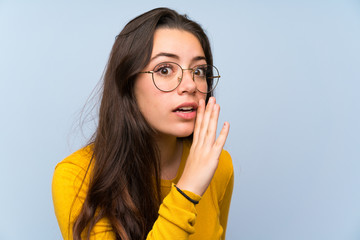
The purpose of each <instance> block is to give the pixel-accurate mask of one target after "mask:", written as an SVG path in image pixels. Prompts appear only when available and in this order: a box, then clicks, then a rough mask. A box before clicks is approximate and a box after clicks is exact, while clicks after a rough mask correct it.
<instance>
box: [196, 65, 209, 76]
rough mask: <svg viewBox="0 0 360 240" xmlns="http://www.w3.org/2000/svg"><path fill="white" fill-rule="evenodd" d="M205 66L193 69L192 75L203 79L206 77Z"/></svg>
mask: <svg viewBox="0 0 360 240" xmlns="http://www.w3.org/2000/svg"><path fill="white" fill-rule="evenodd" d="M206 70H207V67H206V66H198V67H196V68H195V69H194V75H195V76H198V77H205V76H206Z"/></svg>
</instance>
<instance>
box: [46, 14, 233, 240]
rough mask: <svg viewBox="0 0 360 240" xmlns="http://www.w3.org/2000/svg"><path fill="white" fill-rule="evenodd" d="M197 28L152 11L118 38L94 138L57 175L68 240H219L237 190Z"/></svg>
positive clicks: (57, 199)
mask: <svg viewBox="0 0 360 240" xmlns="http://www.w3.org/2000/svg"><path fill="white" fill-rule="evenodd" d="M212 64H213V60H212V54H211V50H210V44H209V41H208V38H207V36H206V35H205V33H204V31H203V30H202V28H201V27H200V26H199V25H198V24H197V23H195V22H193V21H191V20H189V19H188V18H187V17H186V16H182V15H179V14H178V13H177V12H175V11H173V10H170V9H167V8H158V9H154V10H152V11H149V12H147V13H144V14H142V15H140V16H139V17H137V18H135V19H133V20H132V21H130V22H129V23H128V24H127V25H126V26H125V28H124V29H123V30H122V31H121V33H120V34H119V35H118V36H117V38H116V41H115V43H114V46H113V48H112V51H111V54H110V58H109V61H108V64H107V67H106V73H105V75H104V83H103V93H102V100H101V105H100V112H99V123H98V127H97V130H96V132H95V134H94V138H93V139H92V140H91V141H90V143H89V144H88V145H87V146H86V147H85V148H83V149H80V150H79V151H77V152H75V153H73V154H72V155H70V156H69V157H67V158H66V159H64V160H63V161H62V162H60V163H59V164H58V165H57V166H56V169H55V173H54V178H53V185H52V187H53V190H52V191H53V201H54V208H55V214H56V217H57V219H58V222H59V226H60V229H61V233H62V235H63V237H64V239H76V240H79V239H124V240H125V239H167V240H171V239H224V238H225V231H226V224H227V217H228V211H229V207H230V200H231V194H232V189H233V180H234V177H233V167H232V162H231V158H230V155H229V154H228V153H227V152H226V151H225V150H223V146H224V144H225V140H226V138H227V135H228V132H229V123H227V122H225V123H224V125H223V127H222V129H221V132H220V134H219V136H218V138H216V128H217V122H218V116H219V111H220V107H219V105H218V104H216V100H215V98H214V97H212V94H213V90H214V88H215V87H216V84H217V82H218V79H219V77H220V76H219V74H218V71H217V69H216V68H215V67H213V66H212Z"/></svg>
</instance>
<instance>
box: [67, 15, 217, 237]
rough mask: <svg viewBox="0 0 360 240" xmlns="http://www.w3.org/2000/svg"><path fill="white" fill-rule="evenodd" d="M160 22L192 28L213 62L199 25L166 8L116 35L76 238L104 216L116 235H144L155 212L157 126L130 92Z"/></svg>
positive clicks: (158, 193) (138, 19)
mask: <svg viewBox="0 0 360 240" xmlns="http://www.w3.org/2000/svg"><path fill="white" fill-rule="evenodd" d="M158 28H170V29H180V30H185V31H188V32H190V33H192V34H194V35H195V36H196V37H197V38H198V39H199V41H200V43H201V46H202V48H203V50H204V53H205V57H206V61H207V64H212V54H211V49H210V44H209V40H208V38H207V36H206V34H205V33H204V31H203V29H202V28H201V27H200V25H199V24H197V23H195V22H194V21H192V20H189V19H188V17H187V16H186V15H179V14H178V13H177V12H175V11H173V10H171V9H168V8H157V9H154V10H151V11H149V12H146V13H144V14H142V15H140V16H138V17H136V18H135V19H133V20H132V21H130V22H129V23H128V24H127V25H126V26H125V27H124V29H123V30H122V31H121V32H120V34H119V35H118V36H117V37H116V40H115V43H114V45H113V48H112V50H111V53H110V57H109V61H108V63H107V66H106V71H105V74H104V79H103V80H104V81H103V86H102V91H103V92H102V99H101V105H100V111H99V123H98V127H97V130H96V132H95V134H94V137H93V140H91V142H90V144H91V145H92V147H93V158H92V160H91V161H94V165H93V169H92V170H91V171H89V173H87V174H91V175H90V176H91V178H90V184H89V189H88V193H87V196H86V199H85V201H84V204H83V206H82V209H81V211H80V214H79V215H78V217H77V218H76V220H75V223H74V226H73V237H74V239H75V240H80V239H81V235H82V234H85V235H86V236H87V239H89V238H90V232H91V230H92V229H93V227H94V226H95V224H96V223H97V222H98V221H99V220H100V219H102V218H107V219H108V220H109V222H110V224H111V227H112V229H113V231H114V232H115V234H116V239H123V240H126V239H145V238H146V235H147V233H148V232H149V231H150V230H151V228H152V226H153V224H154V222H155V220H156V219H157V217H158V214H157V212H158V209H159V205H160V203H161V191H160V163H159V150H158V148H157V146H156V143H155V141H154V138H153V137H154V135H155V134H156V132H155V131H154V130H153V129H152V128H151V127H150V126H149V124H148V123H147V122H146V121H145V119H144V117H143V116H142V114H141V113H140V110H139V108H138V105H137V103H136V99H135V96H134V82H135V79H136V76H137V74H138V73H139V72H140V71H142V70H143V69H144V67H145V66H146V65H147V64H148V62H149V61H150V57H151V53H152V48H153V36H154V32H155V30H156V29H158ZM210 95H211V94H208V96H207V99H208V98H209V97H210ZM89 166H90V165H89ZM90 172H91V173H90Z"/></svg>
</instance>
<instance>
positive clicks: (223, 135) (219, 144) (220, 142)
mask: <svg viewBox="0 0 360 240" xmlns="http://www.w3.org/2000/svg"><path fill="white" fill-rule="evenodd" d="M229 130H230V124H229V123H228V122H225V123H224V125H223V127H222V129H221V131H220V134H219V136H218V138H217V139H216V141H215V144H214V148H215V149H216V151H217V152H219V154H220V153H221V150H222V149H223V147H224V145H225V142H226V139H227V136H228V134H229Z"/></svg>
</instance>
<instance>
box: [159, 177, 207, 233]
mask: <svg viewBox="0 0 360 240" xmlns="http://www.w3.org/2000/svg"><path fill="white" fill-rule="evenodd" d="M183 192H184V193H185V194H186V195H188V196H189V197H190V198H192V199H193V200H196V201H200V199H201V197H200V196H199V195H196V194H194V193H192V192H190V191H186V190H184V191H183ZM159 215H160V217H162V218H164V219H166V220H167V221H168V222H170V223H172V224H174V225H175V226H177V227H178V228H180V229H182V230H183V231H186V232H187V233H188V234H192V233H194V232H195V228H194V225H195V220H196V216H197V212H196V208H195V205H194V204H193V203H192V202H190V201H189V200H188V199H186V198H185V197H184V196H183V195H182V194H181V193H180V192H179V191H178V190H177V189H176V188H175V186H174V184H172V186H171V190H170V193H169V194H168V195H167V196H166V197H165V198H164V201H163V203H162V204H161V206H160V209H159Z"/></svg>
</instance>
